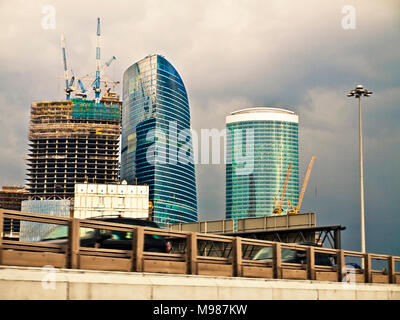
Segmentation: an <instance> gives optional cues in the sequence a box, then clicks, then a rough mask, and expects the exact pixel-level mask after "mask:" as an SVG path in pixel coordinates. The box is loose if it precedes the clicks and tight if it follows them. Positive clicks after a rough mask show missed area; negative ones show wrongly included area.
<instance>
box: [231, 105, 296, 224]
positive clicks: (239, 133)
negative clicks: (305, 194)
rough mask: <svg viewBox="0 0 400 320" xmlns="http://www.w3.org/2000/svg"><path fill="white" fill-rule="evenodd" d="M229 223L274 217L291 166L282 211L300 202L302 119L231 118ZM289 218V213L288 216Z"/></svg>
mask: <svg viewBox="0 0 400 320" xmlns="http://www.w3.org/2000/svg"><path fill="white" fill-rule="evenodd" d="M226 127H227V151H226V152H227V157H226V158H227V164H226V218H227V219H237V218H246V217H256V216H257V217H258V216H265V215H272V214H273V213H272V211H273V209H274V207H275V202H274V198H275V197H276V198H277V199H280V197H281V191H282V189H283V185H284V180H285V177H286V173H287V170H288V168H289V165H290V164H291V165H292V167H291V170H290V178H289V181H288V185H287V191H286V196H285V200H284V205H283V209H284V210H285V209H287V208H288V206H289V204H288V201H287V199H290V201H291V203H292V205H293V206H294V207H295V206H296V205H297V202H298V198H299V160H298V116H297V115H295V114H294V113H293V112H291V111H287V110H283V109H275V108H250V109H244V110H241V111H237V112H233V113H232V114H231V115H230V116H228V117H227V124H226ZM284 213H286V210H285V211H284Z"/></svg>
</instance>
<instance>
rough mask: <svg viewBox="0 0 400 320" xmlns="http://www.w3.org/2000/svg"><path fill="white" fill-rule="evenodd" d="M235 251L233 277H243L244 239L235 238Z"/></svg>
mask: <svg viewBox="0 0 400 320" xmlns="http://www.w3.org/2000/svg"><path fill="white" fill-rule="evenodd" d="M232 249H233V275H234V276H235V277H241V276H242V254H243V253H242V238H240V237H235V238H234V239H233V240H232Z"/></svg>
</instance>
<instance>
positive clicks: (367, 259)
mask: <svg viewBox="0 0 400 320" xmlns="http://www.w3.org/2000/svg"><path fill="white" fill-rule="evenodd" d="M371 263H372V259H371V255H370V254H369V253H365V254H364V282H365V283H371V282H372V264H371Z"/></svg>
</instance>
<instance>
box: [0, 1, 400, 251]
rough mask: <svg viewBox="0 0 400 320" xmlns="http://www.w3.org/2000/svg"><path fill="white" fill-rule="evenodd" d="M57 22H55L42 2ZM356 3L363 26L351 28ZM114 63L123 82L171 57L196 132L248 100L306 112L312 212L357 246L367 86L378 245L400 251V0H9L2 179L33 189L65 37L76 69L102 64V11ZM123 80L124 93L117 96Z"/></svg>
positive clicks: (213, 192) (216, 203) (371, 225)
mask: <svg viewBox="0 0 400 320" xmlns="http://www.w3.org/2000/svg"><path fill="white" fill-rule="evenodd" d="M46 5H51V6H53V7H54V8H55V14H56V15H55V22H56V26H55V29H43V28H42V23H41V22H42V20H43V18H44V16H45V14H43V13H42V10H43V8H44V6H46ZM345 5H351V6H354V8H355V10H356V29H355V30H344V29H343V28H342V25H341V22H342V19H343V17H344V16H345V14H343V13H342V8H343V6H345ZM97 16H99V17H101V21H102V30H101V31H102V61H103V62H104V61H106V60H107V59H109V58H110V57H111V56H113V55H115V56H116V57H117V60H116V61H115V63H114V64H113V65H112V66H111V67H110V68H109V70H108V74H109V76H110V77H111V78H113V79H115V80H122V74H123V72H124V71H125V70H126V68H128V67H129V66H130V65H131V64H133V63H134V62H136V61H138V60H139V59H141V58H143V57H145V56H146V55H148V54H151V53H159V54H161V55H164V56H165V57H166V58H167V59H168V60H169V61H170V62H171V63H172V64H173V65H174V66H175V67H176V69H177V70H178V72H179V73H180V74H181V76H182V78H183V81H184V83H185V85H186V89H187V91H188V95H189V100H190V108H191V115H192V127H193V128H194V129H195V130H197V131H198V132H200V129H202V128H218V129H223V128H224V127H225V117H226V115H228V114H229V112H232V111H234V110H238V109H241V108H244V107H248V106H276V105H279V106H282V107H284V108H288V109H291V110H293V111H295V112H297V113H298V114H299V117H300V126H299V138H300V178H301V180H300V181H302V180H303V178H304V172H305V168H306V166H307V164H308V162H309V161H310V159H311V156H312V155H316V156H317V159H316V162H315V166H314V168H313V171H312V173H311V179H310V183H309V186H308V189H307V192H306V195H305V199H304V202H303V207H302V211H305V212H307V211H312V212H316V213H317V222H318V224H320V225H328V224H340V225H343V226H346V227H347V230H346V231H344V233H343V239H342V240H343V247H344V248H347V249H353V250H359V248H360V241H359V238H360V232H359V211H360V206H359V169H358V118H357V104H356V101H355V99H349V98H347V97H346V93H347V92H348V91H349V90H351V89H353V88H354V87H355V85H357V84H359V83H361V84H363V85H364V86H365V87H367V88H368V89H370V90H372V91H373V92H374V94H373V95H372V96H371V97H370V98H368V99H365V100H364V104H363V108H364V109H363V119H364V149H365V150H364V161H365V162H364V170H365V199H366V200H365V206H366V207H365V209H366V231H367V250H368V251H371V252H381V253H388V254H396V255H400V200H399V196H398V194H399V191H400V171H399V163H400V126H399V125H398V121H399V120H400V111H399V110H400V109H399V101H400V72H399V70H400V63H399V60H400V2H399V1H396V0H393V1H389V0H379V1H378V0H376V1H350V0H349V1H333V0H331V1H305V0H302V1H289V0H286V1H282V0H279V1H272V0H259V1H258V0H246V1H244V0H234V1H233V0H231V1H215V0H214V1H210V0H208V1H188V0H154V1H112V2H110V1H104V2H100V1H55V0H47V1H4V0H2V1H1V3H0V24H1V25H0V27H1V29H0V30H1V31H0V41H1V43H2V48H1V50H0V70H1V75H0V108H1V117H0V147H1V150H2V156H1V157H0V184H2V185H5V184H18V185H20V184H23V183H24V179H25V171H26V166H25V162H24V157H25V155H26V152H27V130H28V124H29V109H30V103H31V102H32V101H38V100H39V101H40V100H53V99H63V98H64V94H63V80H62V79H59V78H58V77H59V76H62V70H63V67H62V59H61V49H60V34H61V32H64V33H65V36H66V41H67V47H68V48H67V49H68V51H67V54H68V63H69V65H70V67H71V68H72V69H73V71H74V73H75V74H76V75H85V74H87V73H91V74H93V73H94V70H95V32H96V18H97ZM121 89H122V88H119V89H118V90H119V93H120V92H121ZM196 171H197V172H196V174H197V185H198V198H199V217H200V219H201V220H211V219H222V218H224V216H225V170H224V166H223V165H199V166H197V169H196Z"/></svg>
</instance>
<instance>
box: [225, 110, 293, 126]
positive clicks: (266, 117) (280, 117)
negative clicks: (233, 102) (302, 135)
mask: <svg viewBox="0 0 400 320" xmlns="http://www.w3.org/2000/svg"><path fill="white" fill-rule="evenodd" d="M243 121H286V122H294V123H298V122H299V116H298V115H297V114H295V113H294V112H293V111H290V110H287V109H283V108H278V107H251V108H246V109H240V110H237V111H234V112H231V113H230V115H228V116H227V117H226V123H227V124H228V123H234V122H243Z"/></svg>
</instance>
